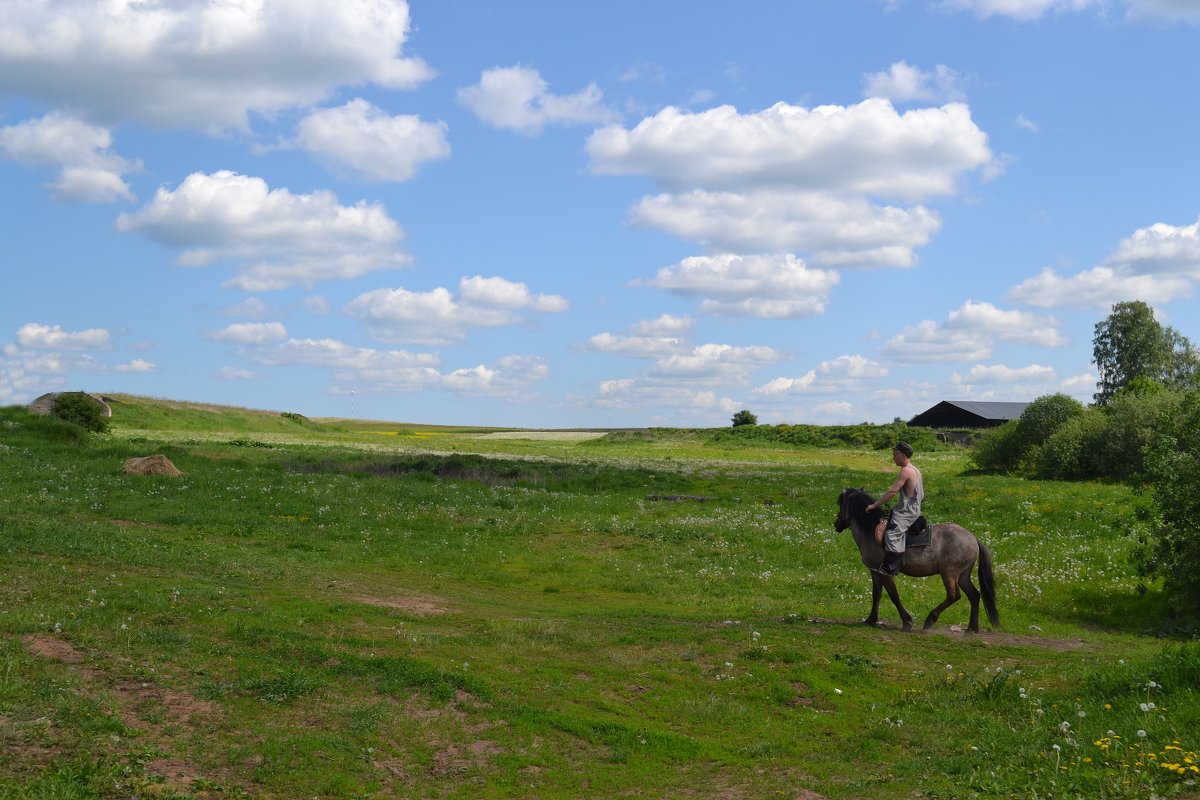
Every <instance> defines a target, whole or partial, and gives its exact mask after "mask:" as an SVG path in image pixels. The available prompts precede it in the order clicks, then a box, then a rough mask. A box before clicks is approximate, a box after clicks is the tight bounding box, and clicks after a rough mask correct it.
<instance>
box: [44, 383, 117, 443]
mask: <svg viewBox="0 0 1200 800" xmlns="http://www.w3.org/2000/svg"><path fill="white" fill-rule="evenodd" d="M50 413H51V414H53V415H54V416H56V417H58V418H59V419H61V420H63V421H65V422H71V423H74V424H75V425H78V426H79V427H81V428H83V429H84V430H89V431H92V432H93V433H107V432H108V418H107V417H105V416H104V409H103V408H101V406H100V403H98V402H97V401H96V399H95V398H94V397H92V396H91V395H89V394H87V393H86V392H63V393H62V394H60V395H59V396H58V397H56V398H54V405H53V406H52V407H51V409H50Z"/></svg>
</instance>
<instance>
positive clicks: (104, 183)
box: [0, 113, 136, 203]
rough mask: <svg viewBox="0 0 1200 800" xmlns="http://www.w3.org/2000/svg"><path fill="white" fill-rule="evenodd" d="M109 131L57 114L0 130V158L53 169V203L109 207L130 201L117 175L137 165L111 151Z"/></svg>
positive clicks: (123, 183) (124, 184)
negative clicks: (107, 205)
mask: <svg viewBox="0 0 1200 800" xmlns="http://www.w3.org/2000/svg"><path fill="white" fill-rule="evenodd" d="M111 147H112V133H111V132H110V131H109V130H108V129H107V128H101V127H98V126H96V125H90V124H88V123H86V122H83V121H82V120H79V119H76V118H74V117H70V116H67V115H65V114H61V113H52V114H47V115H46V116H44V117H40V118H38V119H30V120H25V121H24V122H20V123H18V124H16V125H10V126H8V127H4V128H0V158H9V159H12V160H13V161H16V162H18V163H20V164H22V165H24V166H29V167H43V166H48V167H54V168H57V169H58V178H57V180H56V181H55V182H54V183H52V184H50V188H51V189H52V190H53V192H54V197H55V199H56V200H59V201H63V202H77V203H111V202H114V201H117V200H132V199H133V192H132V191H130V189H129V185H128V184H126V183H125V179H124V178H123V177H122V175H123V174H124V173H125V172H128V171H130V170H132V169H134V168H135V167H136V165H134V164H132V163H130V162H128V161H126V160H125V159H123V158H121V157H120V156H118V155H117V154H116V153H114V152H113V151H112V150H111Z"/></svg>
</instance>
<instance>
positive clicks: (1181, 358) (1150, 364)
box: [1092, 300, 1200, 405]
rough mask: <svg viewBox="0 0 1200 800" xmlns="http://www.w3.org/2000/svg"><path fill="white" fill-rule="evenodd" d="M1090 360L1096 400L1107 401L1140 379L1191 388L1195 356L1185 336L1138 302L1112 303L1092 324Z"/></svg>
mask: <svg viewBox="0 0 1200 800" xmlns="http://www.w3.org/2000/svg"><path fill="white" fill-rule="evenodd" d="M1092 361H1093V362H1094V363H1095V364H1096V368H1097V369H1098V370H1099V372H1100V381H1099V384H1098V385H1097V387H1096V394H1095V396H1094V397H1095V400H1096V402H1097V403H1098V404H1099V405H1107V404H1108V402H1109V401H1110V400H1112V398H1113V397H1114V396H1115V395H1116V394H1117V392H1119V391H1121V390H1122V389H1124V388H1125V387H1126V386H1128V385H1129V383H1130V382H1131V381H1134V380H1137V379H1139V378H1145V379H1148V380H1152V381H1155V382H1157V383H1161V384H1164V385H1166V386H1171V387H1176V388H1185V387H1189V386H1196V385H1197V381H1198V379H1200V355H1198V353H1197V350H1196V348H1195V347H1194V346H1193V345H1192V343H1191V342H1190V341H1189V340H1188V338H1187V337H1186V336H1184V335H1183V334H1181V333H1179V332H1178V331H1176V330H1175V329H1174V328H1171V327H1164V326H1163V325H1161V324H1160V323H1159V321H1158V320H1156V319H1155V318H1154V309H1152V308H1151V307H1150V306H1148V305H1147V304H1146V303H1144V302H1142V301H1141V300H1131V301H1128V302H1124V303H1117V304H1116V305H1114V306H1113V309H1112V313H1111V314H1109V315H1108V316H1107V317H1105V318H1104V319H1103V320H1101V321H1100V322H1098V323H1096V332H1095V336H1094V337H1093V338H1092Z"/></svg>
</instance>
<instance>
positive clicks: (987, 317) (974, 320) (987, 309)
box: [945, 300, 1069, 347]
mask: <svg viewBox="0 0 1200 800" xmlns="http://www.w3.org/2000/svg"><path fill="white" fill-rule="evenodd" d="M945 327H946V329H947V330H952V331H981V332H984V333H988V334H993V335H995V336H996V337H998V338H1000V339H1002V340H1004V341H1010V342H1020V343H1022V344H1032V345H1039V346H1041V347H1063V346H1065V345H1067V344H1069V341H1068V340H1067V338H1066V337H1065V336H1063V335H1062V333H1060V332H1059V330H1058V320H1056V319H1055V318H1054V317H1043V316H1039V315H1037V314H1031V313H1029V312H1027V311H1015V310H1007V311H1006V310H1003V309H999V308H996V307H995V306H994V305H992V304H991V303H977V302H975V301H974V300H967V301H966V302H965V303H963V305H962V307H961V308H958V309H956V310H954V311H951V312H950V314H949V316H948V317H947V319H946V324H945Z"/></svg>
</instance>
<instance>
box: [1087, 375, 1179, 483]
mask: <svg viewBox="0 0 1200 800" xmlns="http://www.w3.org/2000/svg"><path fill="white" fill-rule="evenodd" d="M1182 402H1183V394H1182V393H1180V392H1177V391H1171V390H1167V389H1161V388H1160V389H1157V390H1154V391H1130V390H1128V389H1127V390H1124V391H1121V392H1118V393H1117V394H1116V396H1115V397H1113V399H1112V400H1110V401H1109V403H1108V405H1107V406H1105V407H1104V412H1105V416H1106V417H1107V421H1108V425H1107V428H1106V431H1105V436H1104V441H1103V447H1102V449H1101V453H1100V456H1101V458H1102V459H1103V461H1104V463H1105V467H1104V471H1103V474H1104V475H1106V476H1107V477H1112V478H1117V479H1119V480H1141V479H1143V478H1144V473H1145V451H1146V448H1147V447H1149V446H1150V445H1151V444H1152V443H1153V441H1154V437H1155V435H1156V433H1157V431H1158V429H1159V428H1160V427H1161V426H1162V425H1163V423H1164V421H1165V420H1167V419H1169V418H1171V417H1173V416H1174V415H1175V414H1176V413H1178V411H1179V406H1180V404H1181V403H1182Z"/></svg>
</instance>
